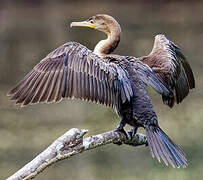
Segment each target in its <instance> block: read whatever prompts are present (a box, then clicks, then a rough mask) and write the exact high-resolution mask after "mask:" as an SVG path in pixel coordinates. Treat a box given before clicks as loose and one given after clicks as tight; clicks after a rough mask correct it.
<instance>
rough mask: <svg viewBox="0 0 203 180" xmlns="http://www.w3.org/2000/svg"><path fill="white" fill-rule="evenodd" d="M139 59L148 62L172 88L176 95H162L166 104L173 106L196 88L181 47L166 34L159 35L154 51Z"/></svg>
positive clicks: (168, 86) (166, 84) (156, 38)
mask: <svg viewBox="0 0 203 180" xmlns="http://www.w3.org/2000/svg"><path fill="white" fill-rule="evenodd" d="M139 60H141V61H142V62H144V63H146V64H147V65H148V66H149V67H150V68H151V69H152V70H153V71H154V72H155V73H156V75H157V76H158V77H159V79H160V81H161V82H162V83H163V84H164V85H165V86H166V87H167V88H168V89H170V90H171V91H172V92H173V94H174V96H173V97H172V96H171V97H168V96H164V95H163V96H162V99H163V101H164V103H165V104H167V105H168V106H170V107H173V105H174V102H176V103H177V104H179V103H181V102H182V100H183V99H184V98H185V97H186V96H187V95H188V93H189V91H190V89H193V88H195V80H194V75H193V72H192V69H191V67H190V65H189V63H188V62H187V61H186V58H185V56H184V55H183V54H182V52H181V49H180V48H179V47H178V46H177V45H175V44H174V43H173V42H172V41H170V40H168V39H167V38H166V37H165V36H164V35H157V36H156V37H155V41H154V47H153V49H152V52H151V53H150V54H149V55H148V56H143V57H140V58H139Z"/></svg>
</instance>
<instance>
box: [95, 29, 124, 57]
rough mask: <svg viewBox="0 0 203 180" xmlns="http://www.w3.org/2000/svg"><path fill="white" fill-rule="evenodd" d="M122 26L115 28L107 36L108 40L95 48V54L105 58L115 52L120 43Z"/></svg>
mask: <svg viewBox="0 0 203 180" xmlns="http://www.w3.org/2000/svg"><path fill="white" fill-rule="evenodd" d="M120 32H121V30H120V26H118V27H114V29H113V30H111V32H110V33H106V34H107V39H105V40H101V41H99V42H98V43H97V45H96V46H95V48H94V53H95V54H97V55H98V56H100V57H105V56H106V55H107V54H110V53H111V52H113V51H114V50H115V49H116V47H117V46H118V43H119V41H120Z"/></svg>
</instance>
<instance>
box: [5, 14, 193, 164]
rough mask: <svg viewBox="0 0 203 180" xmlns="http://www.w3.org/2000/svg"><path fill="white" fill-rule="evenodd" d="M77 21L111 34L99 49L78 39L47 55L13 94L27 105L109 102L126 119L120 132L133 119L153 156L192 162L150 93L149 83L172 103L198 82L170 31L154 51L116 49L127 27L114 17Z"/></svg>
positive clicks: (159, 37) (157, 39)
mask: <svg viewBox="0 0 203 180" xmlns="http://www.w3.org/2000/svg"><path fill="white" fill-rule="evenodd" d="M70 26H71V27H73V26H83V27H90V28H93V29H97V30H99V31H102V32H104V33H105V34H106V35H107V39H105V40H101V41H100V42H99V43H98V44H97V45H96V47H95V48H94V51H91V50H89V49H88V48H87V47H85V46H83V45H81V44H79V43H77V42H67V43H65V44H64V45H62V46H60V47H59V48H57V49H56V50H54V51H53V52H51V53H50V54H48V55H47V56H46V57H45V58H44V59H42V60H41V61H40V62H39V63H38V64H37V65H36V66H35V67H34V68H33V69H32V71H31V72H30V73H28V74H27V75H26V76H25V77H24V78H23V79H22V80H21V81H20V82H19V83H18V84H17V86H16V87H14V88H13V89H12V90H11V91H10V92H9V95H10V96H11V99H12V100H16V103H17V104H21V105H22V106H25V105H28V104H32V103H39V102H48V103H49V102H58V101H60V100H62V99H63V98H79V99H82V100H87V101H92V102H97V103H100V104H105V105H107V106H110V107H112V108H114V109H115V111H116V113H117V114H118V116H119V117H120V118H121V121H120V125H119V126H118V127H117V129H116V130H117V131H123V127H124V126H125V125H126V123H127V124H129V125H131V126H132V127H133V133H136V131H137V128H138V127H143V128H145V130H146V135H147V139H148V144H149V148H150V151H151V154H152V156H153V157H156V158H157V159H158V161H159V162H160V159H162V160H163V161H164V162H165V164H166V165H168V164H171V165H172V166H173V167H180V166H182V167H186V166H187V160H186V157H185V153H184V152H183V151H182V150H181V148H180V147H179V146H178V145H176V144H175V143H174V142H173V141H172V140H171V139H170V138H169V137H168V136H167V135H166V134H165V133H164V132H163V130H162V129H161V128H160V127H159V125H158V118H157V115H156V113H155V112H154V110H153V105H152V102H151V100H150V97H149V96H148V93H147V89H146V87H147V85H149V86H151V87H152V88H153V89H154V90H155V91H157V92H158V93H159V94H161V95H162V99H163V102H164V103H165V104H167V105H168V106H169V107H173V105H174V103H177V104H179V103H181V101H182V100H183V99H184V98H185V97H186V96H187V95H188V93H189V90H190V89H193V88H194V87H195V80H194V76H193V72H192V70H191V68H190V65H189V64H188V62H187V61H186V59H185V57H184V55H183V54H182V52H181V49H180V48H179V47H178V46H177V45H175V44H174V43H173V42H172V41H170V40H168V39H167V38H166V37H165V36H164V35H156V37H155V42H154V47H153V49H152V51H151V53H150V54H149V55H148V56H143V57H139V58H136V57H132V56H120V55H115V54H111V53H112V52H113V50H114V49H115V48H116V47H117V45H118V43H119V41H120V33H121V28H120V25H119V24H118V22H117V21H116V20H115V19H114V18H113V17H111V16H109V15H105V14H98V15H95V16H92V17H91V18H89V19H88V20H86V21H82V22H72V23H71V25H70Z"/></svg>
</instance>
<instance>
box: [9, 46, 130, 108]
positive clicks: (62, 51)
mask: <svg viewBox="0 0 203 180" xmlns="http://www.w3.org/2000/svg"><path fill="white" fill-rule="evenodd" d="M8 95H9V96H11V99H12V100H16V104H21V105H22V106H25V105H28V104H31V103H39V102H47V103H49V102H58V101H60V100H61V99H63V98H78V99H82V100H87V101H93V102H98V103H101V104H105V105H107V106H110V107H118V106H119V104H120V102H125V101H126V100H130V97H131V96H132V95H133V92H132V88H131V85H130V82H129V80H128V78H127V74H126V72H125V70H123V69H122V68H121V67H119V65H116V64H114V63H108V62H105V61H104V60H103V59H102V58H100V57H98V56H97V55H95V54H94V53H93V52H92V51H90V50H89V49H87V48H86V47H85V46H83V45H81V44H79V43H76V42H68V43H66V44H64V45H62V46H60V47H59V48H57V49H56V50H54V51H53V52H51V53H50V54H48V55H47V56H46V57H45V58H44V59H43V60H42V61H41V62H39V63H38V64H37V65H36V66H35V67H34V68H33V69H32V71H31V72H30V73H28V74H27V75H26V76H25V77H24V78H23V79H22V80H21V81H20V82H19V83H18V84H17V86H16V87H14V88H13V89H12V90H11V91H10V92H9V93H8Z"/></svg>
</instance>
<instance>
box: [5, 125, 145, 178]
mask: <svg viewBox="0 0 203 180" xmlns="http://www.w3.org/2000/svg"><path fill="white" fill-rule="evenodd" d="M87 132H88V130H85V129H77V128H73V129H70V130H69V131H67V132H66V133H65V134H64V135H62V136H61V137H59V138H58V139H56V140H55V141H54V142H53V143H52V144H51V145H50V146H49V147H48V148H47V149H45V150H44V151H43V152H42V153H40V154H39V155H38V156H37V157H35V158H34V159H33V160H32V161H31V162H29V163H28V164H26V165H25V166H24V167H22V168H21V169H20V170H19V171H17V172H16V173H15V174H13V175H12V176H10V177H9V178H7V180H21V179H23V180H27V179H32V178H34V177H35V176H36V175H37V174H39V173H40V172H42V171H43V170H44V169H45V168H47V167H48V166H50V165H52V164H53V163H55V162H57V161H61V160H63V159H66V158H70V157H71V156H74V155H76V154H79V153H82V152H85V151H87V150H90V149H94V148H96V147H99V146H103V145H106V144H110V143H116V144H127V145H131V146H138V145H144V144H145V145H147V138H146V136H145V135H143V134H135V135H134V136H133V137H131V135H132V134H131V133H130V132H129V133H124V132H123V133H122V132H115V131H110V132H105V133H103V134H98V135H95V136H90V137H87V138H85V139H83V136H84V135H85V134H86V133H87ZM126 135H127V136H126Z"/></svg>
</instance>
